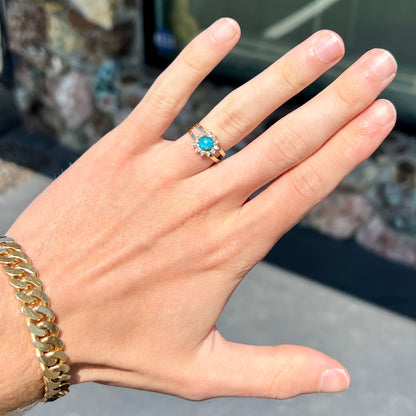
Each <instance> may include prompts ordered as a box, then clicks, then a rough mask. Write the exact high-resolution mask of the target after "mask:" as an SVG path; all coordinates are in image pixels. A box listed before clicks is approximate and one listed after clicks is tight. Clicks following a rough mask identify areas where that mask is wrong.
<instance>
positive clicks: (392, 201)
mask: <svg viewBox="0 0 416 416" xmlns="http://www.w3.org/2000/svg"><path fill="white" fill-rule="evenodd" d="M0 12H1V19H0V31H1V33H0V34H1V61H0V72H1V75H0V115H1V116H0V149H1V150H0V212H1V213H0V215H1V217H2V218H1V221H0V226H1V227H3V231H4V232H5V231H6V230H7V228H8V226H9V225H10V224H11V222H12V221H13V219H14V218H16V217H17V215H18V214H19V213H20V212H21V211H22V210H23V208H24V206H25V204H27V203H28V202H30V199H31V198H33V197H35V196H36V194H37V193H38V192H40V191H41V190H42V189H43V187H44V186H46V185H47V183H49V182H50V181H51V180H52V179H53V178H55V177H56V176H57V175H59V174H60V173H61V172H62V170H64V169H65V168H66V167H67V166H68V165H69V164H70V163H72V162H73V161H74V160H75V159H76V158H77V157H79V156H80V155H81V154H82V153H83V152H84V151H85V150H86V149H88V148H89V147H90V146H91V145H93V144H94V143H95V142H96V141H97V140H99V138H100V137H102V136H103V135H104V134H106V133H107V132H108V131H110V130H111V129H112V128H113V127H114V126H116V125H117V124H118V123H120V122H121V121H122V120H123V119H124V118H125V117H126V115H127V114H128V113H129V112H130V111H131V110H132V109H133V108H134V107H135V106H136V105H137V103H139V102H140V100H141V99H142V98H143V96H144V94H145V93H146V91H147V89H148V88H149V86H150V85H151V84H152V82H153V81H154V79H155V78H156V77H157V75H158V74H159V73H160V72H161V71H162V70H163V68H165V67H166V66H167V65H168V64H169V63H170V62H171V61H172V59H174V57H175V56H176V55H177V54H178V52H179V51H180V50H181V49H182V48H183V47H184V46H185V45H186V44H187V43H188V42H189V41H190V40H191V39H192V38H193V37H194V36H195V35H196V34H198V33H199V32H200V31H201V30H203V29H204V28H206V27H207V26H208V25H210V24H211V23H212V22H213V21H214V20H215V19H217V18H219V17H222V16H230V17H233V18H235V19H236V20H237V21H238V22H239V23H240V25H241V28H242V38H241V40H240V42H239V44H238V45H237V46H236V47H235V49H234V50H233V51H232V52H231V53H230V55H229V56H228V57H227V58H226V59H225V60H224V61H223V62H222V63H221V64H220V65H219V66H218V67H217V69H216V70H215V71H214V72H213V74H212V75H211V76H210V77H209V78H208V79H207V80H206V81H205V82H203V83H202V85H201V86H200V87H199V88H198V89H197V91H196V92H195V94H194V95H193V97H192V98H191V100H190V101H189V102H188V104H187V105H186V107H185V108H184V109H183V111H182V112H181V114H180V115H179V116H178V118H177V119H176V120H175V122H174V123H173V124H172V125H171V126H170V127H169V129H168V130H167V132H166V133H165V138H167V139H169V140H174V139H176V138H177V137H179V136H181V135H182V134H183V133H184V132H186V131H187V129H188V128H189V126H191V125H193V124H194V123H195V122H196V121H198V120H200V119H201V118H202V117H203V116H204V115H205V114H206V113H207V112H208V111H209V110H210V109H211V108H212V107H213V106H214V105H215V104H216V103H217V102H218V101H219V100H221V98H222V97H224V96H225V95H227V94H228V93H229V92H230V91H231V90H232V89H233V88H235V87H236V86H238V85H240V84H241V83H243V82H245V81H246V80H248V79H250V78H251V77H252V76H253V75H255V74H257V73H258V72H260V71H261V70H263V69H264V68H266V67H267V66H268V65H269V64H271V63H272V62H273V61H275V60H276V59H278V58H279V57H280V56H282V55H283V54H284V53H285V52H286V51H288V50H289V49H290V48H292V47H293V46H295V45H296V44H297V43H299V42H301V41H302V40H304V39H305V38H306V37H308V36H309V35H311V34H312V33H313V32H314V31H316V30H319V29H332V30H335V31H336V32H338V33H339V34H340V35H341V36H342V37H343V39H344V41H345V45H346V56H345V58H344V59H343V60H342V61H341V62H340V63H339V64H338V65H337V66H336V67H334V68H333V69H331V70H329V71H328V72H327V73H326V74H325V75H323V76H322V77H321V78H320V79H319V80H317V81H316V82H315V83H314V84H313V85H311V86H310V87H309V88H307V89H306V90H305V91H304V92H303V93H302V94H300V95H299V96H297V97H295V98H294V99H292V100H290V101H289V102H288V103H287V104H286V105H285V106H283V107H282V108H280V109H278V110H276V112H275V113H274V114H272V115H271V116H270V117H269V118H268V119H266V120H265V121H264V122H263V123H262V124H261V125H259V126H258V128H256V130H255V131H254V132H253V133H251V134H250V135H249V136H248V137H246V138H245V139H244V140H243V141H242V142H241V143H240V144H239V145H237V146H236V148H235V149H232V151H231V153H232V152H236V151H238V150H239V149H240V148H241V147H242V146H245V145H246V144H247V143H248V142H250V141H251V140H253V139H255V138H256V137H257V136H258V135H259V134H261V133H262V132H263V131H265V130H266V129H267V128H268V127H269V126H270V125H271V124H273V123H274V122H275V121H276V120H278V119H279V118H281V117H283V116H284V115H285V114H287V113H288V112H290V111H292V110H293V109H295V108H296V107H298V106H299V105H302V103H304V102H305V100H307V99H308V98H310V97H311V96H313V95H314V94H316V93H317V92H318V91H320V90H321V89H322V88H324V87H325V86H326V85H328V84H329V83H330V82H331V81H332V80H333V79H335V77H337V76H338V75H339V74H340V73H341V72H342V71H343V70H345V69H346V68H347V67H348V66H349V65H350V64H351V63H352V62H353V61H354V60H355V59H357V58H358V57H359V56H360V55H361V54H362V53H363V52H365V51H366V50H368V49H370V48H373V47H380V48H385V49H388V50H390V51H391V52H392V53H393V54H394V55H395V57H396V59H397V61H398V63H399V72H398V75H397V78H396V79H395V81H394V82H393V83H392V85H391V86H390V87H389V88H388V89H387V90H386V91H385V92H384V93H383V95H382V96H383V97H385V98H388V99H390V100H392V101H393V102H394V104H395V105H396V108H397V110H398V124H397V126H396V129H395V130H394V131H393V132H392V133H391V134H390V136H389V137H388V138H387V140H386V141H385V143H384V144H383V145H382V146H381V147H380V149H379V150H377V151H376V153H375V154H374V155H373V157H371V158H370V159H369V160H368V161H366V162H365V163H364V164H362V165H361V166H360V167H358V168H357V169H356V170H355V171H354V172H352V173H351V174H350V175H349V176H348V177H347V178H346V179H345V180H344V181H343V182H342V183H341V185H340V186H339V187H338V188H337V189H336V190H335V192H334V193H333V194H331V195H330V196H329V197H328V198H327V199H326V200H324V201H323V202H322V203H321V204H320V205H319V206H317V207H316V208H315V209H314V210H313V211H312V212H311V213H310V214H309V215H308V216H307V217H306V218H305V219H304V220H303V221H302V222H301V224H300V225H298V226H296V227H295V228H294V229H293V230H291V231H290V232H289V233H288V234H287V235H285V236H284V237H283V238H282V240H281V241H280V242H279V243H278V244H277V245H276V247H275V248H274V249H273V250H272V251H271V252H270V254H269V255H268V256H267V258H266V261H267V262H269V263H270V264H272V265H274V266H278V267H279V268H284V269H286V270H289V271H291V272H295V273H298V274H301V275H302V276H306V277H307V279H308V280H310V281H312V282H315V283H316V284H324V286H325V287H328V288H331V290H335V291H337V292H340V293H343V295H344V294H345V295H346V296H351V295H352V296H353V297H354V299H355V298H356V299H360V301H364V302H368V303H369V304H372V305H377V306H376V307H380V308H382V309H383V310H388V311H390V312H393V313H394V314H399V316H401V317H403V318H404V319H411V320H412V322H413V320H414V319H415V318H416V273H415V271H416V176H415V175H416V136H415V135H416V100H415V98H416V48H415V47H414V42H415V40H416V25H415V23H414V22H415V18H416V3H415V1H414V0H396V1H395V2H391V1H389V0H291V1H283V0H282V1H279V0H257V1H252V0H228V1H222V2H213V1H206V0H154V1H150V0H149V1H146V0H142V1H140V0H48V1H41V0H13V1H6V0H0ZM45 178H47V179H45ZM23 194H24V195H23ZM11 201H13V203H11ZM10 207H12V208H10ZM259 285H260V284H259ZM259 287H260V286H259ZM265 290H266V291H267V289H265ZM335 299H336V298H335ZM340 302H342V301H341V300H340ZM307 312H308V313H312V312H311V311H310V310H309V311H307ZM305 313H306V312H305ZM364 315H365V314H364ZM376 316H378V315H376ZM358 319H359V318H358ZM374 319H375V320H378V318H377V317H376V318H374ZM400 322H401V321H400ZM351 324H352V323H351ZM397 325H399V324H397ZM399 326H400V325H399ZM406 331H407V330H406ZM407 334H408V332H407ZM412 339H413V338H412ZM397 342H398V344H397V345H399V344H400V341H399V340H397ZM412 342H414V340H413V341H412ZM409 345H410V344H409ZM414 384H415V380H413V385H414ZM409 397H410V396H409ZM406 400H408V399H407V396H406ZM406 406H407V407H406ZM406 406H405V407H403V408H402V409H411V411H412V412H413V410H414V409H415V407H413V403H412V404H408V405H406ZM309 408H310V407H309ZM288 411H289V410H288ZM396 411H397V408H395V407H394V406H393V407H392V412H391V413H390V410H389V411H387V410H386V412H385V413H380V412H378V413H374V414H378V415H380V414H386V415H387V414H409V415H410V414H413V413H411V412H409V413H406V410H402V412H401V413H397V412H396ZM71 414H72V413H71ZM81 414H87V413H81ZM88 414H89V413H88ZM126 414H128V413H126ZM143 414H146V413H143ZM189 414H194V413H192V412H191V413H189ZM201 414H203V413H201ZM206 414H209V413H206ZM286 414H289V413H286ZM293 414H295V413H293ZM296 414H297V413H296ZM299 414H301V413H299ZM302 414H304V413H302ZM314 414H315V413H314ZM316 414H318V413H316ZM339 414H341V413H339ZM346 414H347V413H346ZM358 414H362V413H360V411H358ZM366 414H370V413H366Z"/></svg>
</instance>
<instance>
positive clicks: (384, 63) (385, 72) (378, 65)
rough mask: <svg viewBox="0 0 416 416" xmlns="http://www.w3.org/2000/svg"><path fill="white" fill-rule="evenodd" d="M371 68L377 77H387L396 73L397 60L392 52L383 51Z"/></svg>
mask: <svg viewBox="0 0 416 416" xmlns="http://www.w3.org/2000/svg"><path fill="white" fill-rule="evenodd" d="M371 70H372V72H373V74H374V75H375V76H376V77H377V78H380V79H386V78H389V77H391V76H392V75H393V74H395V73H396V71H397V62H396V60H395V59H394V58H393V55H392V54H391V53H390V52H388V51H383V53H382V54H380V55H378V56H377V58H376V59H375V60H374V61H373V62H372V63H371Z"/></svg>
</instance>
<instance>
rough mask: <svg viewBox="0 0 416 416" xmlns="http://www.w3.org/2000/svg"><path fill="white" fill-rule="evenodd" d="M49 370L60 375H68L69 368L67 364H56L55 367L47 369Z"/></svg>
mask: <svg viewBox="0 0 416 416" xmlns="http://www.w3.org/2000/svg"><path fill="white" fill-rule="evenodd" d="M49 370H51V371H57V372H60V373H68V371H69V370H70V367H69V365H68V364H57V365H54V366H53V367H49Z"/></svg>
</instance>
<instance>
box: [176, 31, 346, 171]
mask: <svg viewBox="0 0 416 416" xmlns="http://www.w3.org/2000/svg"><path fill="white" fill-rule="evenodd" d="M343 53H344V46H343V43H342V40H341V39H340V37H339V36H338V35H336V34H335V33H333V32H331V31H327V30H323V31H320V32H317V33H315V34H314V35H312V36H311V37H310V38H308V39H307V40H305V41H304V42H303V43H301V44H300V45H298V46H297V47H295V48H294V49H292V50H291V51H290V52H288V53H287V54H286V55H285V56H283V57H282V58H280V59H279V60H278V61H276V62H275V63H274V64H273V65H271V66H270V67H268V68H267V69H266V70H265V71H263V72H262V73H261V74H259V75H258V76H256V77H255V78H253V79H252V80H251V81H249V82H247V83H246V84H244V85H243V86H241V87H240V88H238V89H236V90H235V91H233V92H232V93H231V94H229V95H228V96H227V97H226V98H224V99H223V100H222V101H221V102H220V103H219V104H218V105H217V106H216V107H215V108H214V109H213V110H212V111H211V112H210V113H209V114H208V115H207V116H206V117H205V118H204V119H203V120H201V122H200V123H201V125H202V126H203V127H204V128H205V129H206V130H207V131H210V132H212V133H213V134H215V135H216V137H217V138H218V140H219V141H220V144H221V146H222V148H223V149H224V150H227V149H229V148H231V147H232V146H234V145H235V144H236V143H238V142H239V141H240V140H241V139H242V138H244V137H245V136H246V135H247V134H249V133H250V132H251V131H252V130H253V129H254V128H255V127H256V126H257V125H258V124H259V123H260V122H261V121H263V120H264V119H265V118H266V117H267V116H268V115H269V114H271V113H272V112H273V111H274V110H276V108H278V107H279V106H280V105H281V104H283V103H284V102H286V101H287V100H288V99H289V98H291V97H293V96H294V95H295V94H297V93H298V92H300V91H301V90H302V89H304V88H305V87H306V86H307V85H309V84H310V83H312V82H313V81H314V80H315V79H316V78H318V77H319V76H320V75H321V74H322V73H323V72H325V71H326V70H327V69H329V68H330V67H331V66H333V65H334V64H335V63H336V62H338V61H339V59H341V57H342V56H343ZM196 121H197V120H196ZM172 145H173V146H172V147H173V149H172V147H171V146H169V153H170V155H171V160H173V161H176V160H178V159H181V160H182V161H183V162H184V163H182V164H181V166H180V168H178V167H176V173H177V174H178V175H181V176H188V175H193V174H196V173H198V172H200V171H201V170H204V169H205V168H207V167H208V166H210V165H211V164H212V161H211V160H210V159H208V158H205V157H204V158H203V159H201V157H200V156H199V155H198V154H196V153H195V149H194V147H193V146H192V140H191V138H190V136H189V134H188V133H186V134H185V135H184V136H183V137H181V138H180V139H179V140H177V141H176V142H175V143H173V144H172ZM172 152H173V156H174V157H172Z"/></svg>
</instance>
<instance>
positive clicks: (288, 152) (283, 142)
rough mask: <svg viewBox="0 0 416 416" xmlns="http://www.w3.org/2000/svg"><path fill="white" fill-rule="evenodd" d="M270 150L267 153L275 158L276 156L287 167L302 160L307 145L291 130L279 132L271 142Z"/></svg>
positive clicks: (286, 129) (285, 129)
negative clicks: (280, 157)
mask: <svg viewBox="0 0 416 416" xmlns="http://www.w3.org/2000/svg"><path fill="white" fill-rule="evenodd" d="M271 146H272V149H271V151H270V152H269V153H270V154H272V155H273V158H275V156H276V155H278V156H282V159H283V160H284V161H285V162H286V163H287V164H289V165H293V164H295V163H296V162H298V161H299V160H301V159H303V158H304V157H305V155H306V153H307V150H308V149H307V145H306V142H305V140H304V139H303V138H302V136H301V135H300V134H299V133H297V132H294V131H293V130H291V129H288V128H284V129H283V130H279V132H278V134H276V135H275V136H274V137H273V138H272V140H271Z"/></svg>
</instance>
